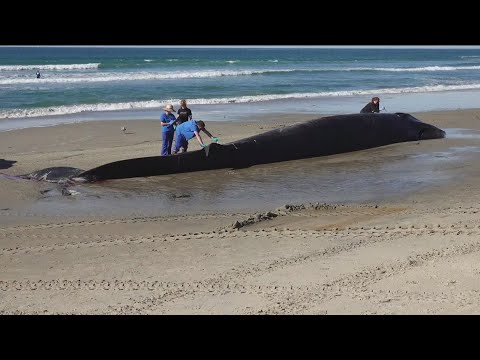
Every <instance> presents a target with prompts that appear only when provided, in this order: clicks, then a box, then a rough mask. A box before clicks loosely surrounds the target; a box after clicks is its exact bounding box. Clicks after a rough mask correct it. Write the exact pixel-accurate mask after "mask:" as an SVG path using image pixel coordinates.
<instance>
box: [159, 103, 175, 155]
mask: <svg viewBox="0 0 480 360" xmlns="http://www.w3.org/2000/svg"><path fill="white" fill-rule="evenodd" d="M163 110H164V111H165V112H164V113H163V114H162V115H160V124H161V125H162V150H161V152H160V154H161V155H162V156H165V155H170V154H171V153H172V145H173V134H174V133H175V128H174V126H173V124H175V122H176V121H177V119H176V118H175V115H174V114H173V112H174V111H175V109H174V108H173V105H172V104H167V105H166V106H165V107H164V108H163Z"/></svg>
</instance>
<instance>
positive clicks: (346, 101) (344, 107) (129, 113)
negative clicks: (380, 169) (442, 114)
mask: <svg viewBox="0 0 480 360" xmlns="http://www.w3.org/2000/svg"><path fill="white" fill-rule="evenodd" d="M378 95H379V96H380V106H381V107H384V106H385V107H386V111H387V112H409V113H425V112H438V111H462V110H476V109H478V104H477V103H478V102H477V99H478V97H479V95H480V90H462V91H439V92H430V93H398V94H381V93H380V94H378ZM370 98H371V96H370V95H350V96H335V97H328V96H327V97H312V98H293V99H277V100H269V101H261V102H246V103H231V104H200V105H190V108H191V109H192V112H193V114H194V118H196V119H197V120H200V119H201V120H204V121H215V122H217V121H232V122H236V121H246V122H251V121H255V119H257V118H259V117H261V118H268V117H279V116H285V115H292V114H296V115H297V116H301V117H303V116H310V117H312V118H314V117H320V116H325V115H339V114H346V113H358V112H359V111H360V109H361V108H363V106H364V105H365V104H366V103H367V102H368V101H369V100H370ZM406 105H407V107H408V111H406ZM161 112H162V110H161V108H160V107H159V108H151V109H133V110H132V109H129V110H112V111H93V112H92V111H87V112H78V113H72V114H58V115H46V116H40V117H19V118H3V119H0V133H1V132H4V131H13V130H19V129H22V128H30V127H51V126H56V125H59V124H75V123H80V122H90V121H115V120H122V121H129V120H130V121H133V120H135V121H136V120H145V119H152V120H156V119H158V118H159V116H160V114H161ZM252 119H253V120H252Z"/></svg>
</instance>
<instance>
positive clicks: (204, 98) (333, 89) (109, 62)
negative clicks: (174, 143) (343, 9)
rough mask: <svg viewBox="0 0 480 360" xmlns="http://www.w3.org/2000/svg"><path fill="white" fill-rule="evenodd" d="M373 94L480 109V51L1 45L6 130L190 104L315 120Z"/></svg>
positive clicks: (411, 103) (385, 103) (1, 126)
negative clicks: (296, 116) (315, 117)
mask: <svg viewBox="0 0 480 360" xmlns="http://www.w3.org/2000/svg"><path fill="white" fill-rule="evenodd" d="M37 70H38V71H40V73H41V78H39V79H37V78H36V76H35V73H36V72H37ZM373 96H379V97H380V99H381V104H380V105H381V108H383V107H385V111H388V112H418V111H431V110H452V109H465V108H477V107H480V106H479V101H478V99H479V98H480V47H478V48H461V47H458V48H445V49H438V48H387V47H385V48H362V47H355V48H345V47H333V48H327V47H305V48H301V47H290V48H279V47H270V48H268V47H266V48H260V47H250V48H249V47H223V48H214V47H191V48H188V47H108V46H106V47H46V46H37V47H0V99H1V101H0V131H7V130H13V129H19V128H27V127H32V126H50V125H55V124H59V123H68V122H77V121H85V120H99V119H100V120H108V119H158V117H159V115H160V113H161V111H162V110H161V109H162V107H163V106H164V104H166V103H173V104H174V106H175V108H177V107H178V102H179V100H180V99H187V102H188V104H189V107H190V108H191V109H192V112H193V115H194V118H195V119H198V120H199V119H202V120H213V121H215V120H232V121H235V120H248V119H251V118H254V117H255V116H258V115H262V116H265V115H267V116H268V115H269V116H272V117H274V116H275V115H277V114H284V113H293V114H295V113H302V114H304V113H308V114H312V117H313V116H314V115H315V114H340V113H355V112H359V111H360V109H361V108H362V107H363V106H364V105H365V104H366V103H367V102H368V101H370V99H371V98H372V97H373Z"/></svg>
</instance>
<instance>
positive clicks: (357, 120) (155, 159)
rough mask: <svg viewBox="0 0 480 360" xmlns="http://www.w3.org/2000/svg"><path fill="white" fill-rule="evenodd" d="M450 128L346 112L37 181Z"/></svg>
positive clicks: (291, 156)
mask: <svg viewBox="0 0 480 360" xmlns="http://www.w3.org/2000/svg"><path fill="white" fill-rule="evenodd" d="M444 137H445V131H443V130H442V129H439V128H437V127H435V126H433V125H430V124H427V123H425V122H422V121H420V120H419V119H417V118H415V117H414V116H412V115H410V114H407V113H371V114H363V113H360V114H345V115H333V116H326V117H321V118H317V119H313V120H309V121H305V122H301V123H296V124H292V125H289V126H284V127H281V128H277V129H274V130H270V131H267V132H264V133H261V134H257V135H254V136H250V137H248V138H244V139H240V140H236V141H233V142H230V143H225V144H218V143H211V144H209V145H208V146H206V147H205V148H203V149H201V150H196V151H190V152H184V153H179V154H174V155H167V156H150V157H142V158H133V159H125V160H120V161H115V162H111V163H108V164H104V165H101V166H98V167H95V168H92V169H90V170H86V171H83V170H80V169H76V168H68V167H62V168H48V169H44V170H40V171H37V172H34V173H32V174H30V176H31V177H32V178H34V179H37V180H39V179H42V180H47V181H62V180H63V181H64V180H65V176H66V177H67V178H68V179H69V180H73V181H76V182H95V181H103V180H112V179H126V178H135V177H149V176H159V175H170V174H177V173H185V172H193V171H203V170H213V169H222V168H234V169H237V168H245V167H250V166H253V165H258V164H267V163H274V162H281V161H291V160H297V159H305V158H311V157H318V156H327V155H333V154H341V153H347V152H352V151H359V150H364V149H369V148H374V147H380V146H385V145H389V144H394V143H401V142H408V141H421V140H431V139H441V138H444Z"/></svg>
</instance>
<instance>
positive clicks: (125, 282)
mask: <svg viewBox="0 0 480 360" xmlns="http://www.w3.org/2000/svg"><path fill="white" fill-rule="evenodd" d="M413 115H415V116H417V117H418V118H419V119H421V120H423V121H425V122H428V123H431V124H434V125H436V126H439V127H441V128H467V129H474V130H480V116H479V115H480V110H462V111H451V112H436V113H434V112H430V113H422V114H413ZM304 119H307V117H301V118H298V117H296V118H295V120H292V117H284V118H277V120H275V121H270V120H264V119H263V120H260V121H251V122H248V123H235V122H229V123H220V122H218V123H217V122H215V123H210V124H209V123H207V127H208V128H209V130H210V131H211V132H212V133H213V134H215V135H217V136H218V137H219V138H220V139H221V141H222V142H228V141H231V140H234V139H239V138H243V137H245V136H248V135H252V134H255V133H259V132H262V131H266V130H269V129H272V128H276V127H279V126H285V125H286V124H291V123H292V122H293V121H301V120H304ZM123 125H125V126H126V127H127V131H126V133H125V134H123V133H121V131H120V127H121V126H123ZM159 138H160V132H159V126H158V122H157V121H150V120H145V121H122V122H116V121H105V122H87V123H78V124H70V125H61V126H55V127H48V128H36V129H25V130H17V131H11V132H4V133H0V158H3V159H6V160H15V161H17V163H15V164H14V166H12V167H11V168H8V169H3V170H0V172H2V173H4V174H10V175H18V174H23V173H28V172H30V171H33V170H38V169H41V168H46V167H50V166H66V165H70V166H75V167H80V168H83V169H88V168H91V167H94V166H98V165H101V164H104V163H107V162H111V161H115V160H120V159H125V158H133V157H140V156H152V155H157V154H158V153H159V150H160V140H159ZM479 145H480V138H475V137H472V138H448V137H447V138H446V139H441V140H432V141H424V142H421V144H420V145H418V146H417V147H416V148H415V147H414V146H413V145H412V144H411V143H405V144H399V145H396V147H395V151H397V152H398V151H399V152H400V153H402V152H405V153H407V152H410V153H411V152H414V151H422V152H425V151H429V150H435V151H442V150H444V149H447V148H450V147H452V146H471V147H472V148H473V147H476V146H479ZM191 148H192V150H193V149H196V148H198V145H197V144H195V142H194V141H193V142H192V146H191ZM372 154H373V153H372ZM376 154H377V155H376V156H381V151H380V152H378V151H377V153H376ZM378 154H380V155H378ZM341 156H354V155H348V154H345V155H341ZM446 171H449V172H450V174H451V175H452V174H453V177H454V179H453V180H452V181H450V182H448V184H446V185H445V184H444V185H441V186H440V185H439V186H432V187H431V188H428V189H424V190H423V191H421V192H418V193H415V194H412V195H411V196H406V197H404V198H402V199H399V200H395V201H393V200H392V201H389V202H382V203H381V204H380V205H379V204H373V203H372V204H369V203H350V204H340V205H339V204H322V203H319V204H316V203H311V204H310V203H304V204H301V203H295V204H291V205H287V206H283V207H280V208H272V209H271V210H270V211H269V212H262V213H257V212H255V211H253V210H252V211H246V212H233V213H228V212H227V213H225V212H224V211H218V212H217V213H211V212H208V213H207V212H205V213H201V212H200V213H197V214H184V215H175V216H164V215H162V216H144V217H138V216H136V215H133V214H132V215H131V216H122V217H115V216H110V217H103V216H98V215H97V214H95V213H91V214H89V215H88V216H84V217H83V218H82V217H79V216H75V217H69V216H67V215H65V216H55V217H53V216H51V217H50V216H32V215H31V213H30V212H29V208H30V206H31V204H33V203H35V202H36V201H37V200H38V198H39V197H40V194H41V191H42V189H44V188H45V187H47V186H48V184H43V183H34V182H28V181H14V180H10V179H6V178H1V177H0V209H1V210H0V243H1V246H0V274H1V275H0V313H2V314H63V313H66V314H459V313H462V314H476V313H479V312H480V296H479V294H480V293H479V292H480V281H479V280H480V261H479V259H480V257H479V252H480V221H479V220H478V219H479V214H480V213H479V211H480V205H479V200H480V196H479V194H480V192H479V190H480V180H479V179H480V177H479V176H478V175H480V161H479V160H478V159H477V158H476V157H475V156H473V157H470V158H468V161H466V160H464V161H459V162H458V163H456V164H455V166H452V167H450V168H448V169H447V170H446ZM432 176H434V175H432Z"/></svg>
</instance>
